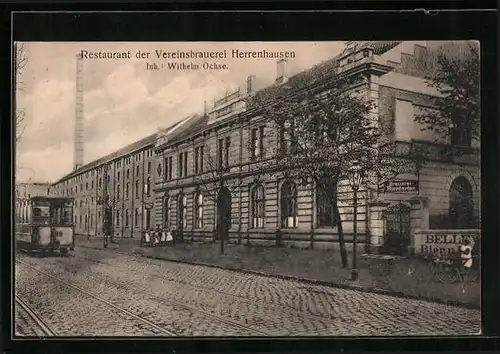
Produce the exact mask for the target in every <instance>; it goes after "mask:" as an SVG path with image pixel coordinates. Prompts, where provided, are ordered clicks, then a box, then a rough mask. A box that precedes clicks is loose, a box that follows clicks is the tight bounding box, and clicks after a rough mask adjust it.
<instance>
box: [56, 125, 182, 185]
mask: <svg viewBox="0 0 500 354" xmlns="http://www.w3.org/2000/svg"><path fill="white" fill-rule="evenodd" d="M182 122H183V120H181V121H179V122H177V123H175V124H173V125H171V126H169V127H168V128H165V129H162V130H161V131H164V132H168V131H169V130H171V129H173V128H175V127H176V126H177V125H179V124H180V123H182ZM157 134H158V133H154V134H151V135H148V136H146V137H145V138H142V139H140V140H138V141H135V142H133V143H132V144H129V145H127V146H125V147H123V148H121V149H118V150H116V151H114V152H112V153H111V154H108V155H106V156H104V157H101V158H100V159H97V160H94V161H92V162H89V163H88V164H85V165H83V166H82V167H80V168H79V169H77V170H75V171H73V172H71V173H69V174H67V175H65V176H64V177H62V178H60V179H59V180H58V181H56V182H54V183H53V185H56V184H59V183H61V182H63V181H65V180H67V179H70V178H72V177H74V176H78V175H80V174H82V173H84V172H86V171H89V170H91V169H93V168H95V167H98V166H100V165H103V164H105V163H108V162H111V161H113V160H115V159H117V158H119V157H121V156H124V155H127V154H130V153H132V152H134V151H137V150H140V149H142V148H145V147H147V146H149V145H154V143H155V142H156V137H157Z"/></svg>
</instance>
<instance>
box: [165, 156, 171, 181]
mask: <svg viewBox="0 0 500 354" xmlns="http://www.w3.org/2000/svg"><path fill="white" fill-rule="evenodd" d="M171 179H172V156H169V157H166V158H165V180H167V181H169V180H171Z"/></svg>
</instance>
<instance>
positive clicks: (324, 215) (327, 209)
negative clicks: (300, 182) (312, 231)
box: [316, 180, 337, 227]
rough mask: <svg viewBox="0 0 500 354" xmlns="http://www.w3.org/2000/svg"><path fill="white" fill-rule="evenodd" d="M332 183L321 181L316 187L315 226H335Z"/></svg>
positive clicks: (334, 197)
mask: <svg viewBox="0 0 500 354" xmlns="http://www.w3.org/2000/svg"><path fill="white" fill-rule="evenodd" d="M335 190H336V189H335V188H334V186H333V181H329V180H326V181H321V182H320V183H318V184H317V186H316V211H317V215H316V217H317V224H318V226H319V227H334V226H337V220H336V217H335V205H334V203H333V201H334V200H336V196H332V194H334V193H335Z"/></svg>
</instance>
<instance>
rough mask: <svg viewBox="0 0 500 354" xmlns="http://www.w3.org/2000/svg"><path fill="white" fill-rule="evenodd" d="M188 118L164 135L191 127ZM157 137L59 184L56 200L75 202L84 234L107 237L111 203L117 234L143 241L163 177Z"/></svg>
mask: <svg viewBox="0 0 500 354" xmlns="http://www.w3.org/2000/svg"><path fill="white" fill-rule="evenodd" d="M192 119H193V117H188V118H186V119H184V120H182V121H180V122H179V123H177V124H175V125H173V126H172V127H170V128H167V129H164V130H163V131H162V132H161V133H162V135H165V136H171V135H172V136H173V135H175V134H176V133H175V132H176V129H178V128H181V127H183V128H185V127H189V125H190V124H192V123H191V121H192ZM157 135H158V134H157V133H154V134H151V135H149V136H147V137H145V138H144V139H141V140H139V141H137V142H135V143H133V144H130V145H128V146H126V147H124V148H122V149H120V150H118V151H116V152H114V153H112V154H109V155H107V156H105V157H103V158H101V159H98V160H96V161H93V162H91V163H89V164H86V165H83V166H81V167H80V168H78V169H77V170H75V171H73V172H72V173H70V174H68V175H66V176H64V177H63V178H61V179H60V180H58V181H57V182H55V183H54V184H53V185H52V186H51V188H50V194H51V195H53V196H67V197H73V198H75V212H74V218H75V220H74V222H75V230H76V233H78V234H84V235H90V236H94V235H101V234H102V227H103V215H104V207H105V205H106V204H105V202H104V201H106V202H107V205H109V206H110V207H111V210H112V214H113V226H114V235H116V236H118V237H140V236H141V234H142V231H144V230H147V229H151V228H153V227H155V225H154V220H155V216H154V208H153V205H154V192H153V187H154V180H155V178H156V176H157V174H158V172H157V170H156V163H155V162H156V158H155V156H154V152H153V148H154V145H155V142H156V139H157Z"/></svg>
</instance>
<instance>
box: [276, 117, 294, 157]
mask: <svg viewBox="0 0 500 354" xmlns="http://www.w3.org/2000/svg"><path fill="white" fill-rule="evenodd" d="M279 133H280V134H279V138H280V139H279V148H280V151H281V153H283V154H286V153H291V152H293V150H294V149H295V148H296V147H297V140H296V137H295V122H294V121H293V120H292V121H286V122H284V123H283V125H282V126H281V127H280V132H279Z"/></svg>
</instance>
